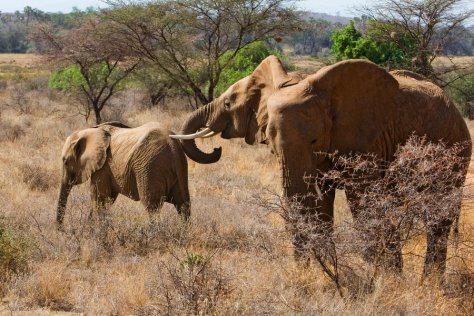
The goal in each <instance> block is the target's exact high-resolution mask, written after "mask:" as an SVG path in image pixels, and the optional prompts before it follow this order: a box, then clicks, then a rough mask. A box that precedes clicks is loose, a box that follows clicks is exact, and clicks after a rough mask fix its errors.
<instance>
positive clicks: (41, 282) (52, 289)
mask: <svg viewBox="0 0 474 316" xmlns="http://www.w3.org/2000/svg"><path fill="white" fill-rule="evenodd" d="M66 268H67V267H66V266H65V265H64V264H63V263H61V262H43V263H42V264H41V265H39V266H36V267H35V272H34V273H33V276H32V277H31V278H30V280H29V283H27V284H26V287H27V289H26V292H27V293H28V294H29V297H28V300H29V301H30V304H32V305H33V306H36V305H37V306H42V307H48V308H50V309H52V310H64V311H69V310H71V309H72V308H73V304H72V303H71V297H70V292H71V284H72V282H71V278H70V276H68V274H67V271H66Z"/></svg>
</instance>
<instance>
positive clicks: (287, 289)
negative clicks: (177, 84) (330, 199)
mask: <svg viewBox="0 0 474 316" xmlns="http://www.w3.org/2000/svg"><path fill="white" fill-rule="evenodd" d="M3 58H7V59H8V57H1V58H0V61H1V60H2V59H3ZM17 84H18V83H17ZM12 85H13V83H9V84H8V87H7V88H8V89H6V90H5V91H3V92H2V93H3V94H4V95H5V96H6V97H10V96H11V95H10V93H11V92H12V89H14V88H15V87H14V86H12ZM36 92H38V93H37V94H35V97H36V101H37V102H35V103H33V104H32V109H31V111H30V112H29V113H19V112H18V111H16V110H15V109H13V108H11V107H6V106H3V107H1V108H0V110H1V117H0V148H1V150H0V205H1V207H2V208H1V211H0V216H1V217H3V222H4V223H5V225H6V228H7V229H8V230H9V231H11V232H12V234H15V236H18V238H20V240H19V241H20V242H21V244H22V245H24V249H25V251H26V250H27V253H25V254H24V258H25V260H26V262H27V269H25V270H22V272H21V273H11V274H10V275H8V277H7V278H2V280H1V281H0V282H1V286H0V294H1V295H2V297H3V298H2V301H1V302H2V303H1V304H0V314H2V315H3V314H4V313H6V314H8V313H10V311H13V312H14V313H15V314H19V315H22V314H25V315H27V314H29V315H47V314H50V313H51V314H58V315H61V314H66V313H84V314H88V315H109V314H113V315H130V314H135V315H163V314H167V315H176V314H179V315H184V314H206V315H213V314H214V315H288V314H304V315H306V314H317V315H319V314H322V315H334V314H337V315H354V314H356V315H374V314H396V315H415V314H416V315H418V314H434V315H461V314H472V313H473V311H474V302H473V300H472V297H473V296H472V295H473V291H474V290H473V287H474V281H473V279H472V274H470V273H467V272H469V271H467V270H466V266H463V265H461V262H460V260H454V259H453V260H451V261H450V262H449V263H448V265H449V267H450V268H451V270H453V269H455V270H454V271H457V272H458V273H457V274H456V275H453V276H452V277H450V280H451V283H450V286H449V287H447V288H446V287H439V286H435V285H433V283H430V282H425V283H424V284H420V275H421V266H422V259H421V258H420V257H418V256H407V257H406V258H405V269H404V272H403V274H402V275H401V276H400V277H395V276H390V275H383V276H381V277H379V278H378V279H377V280H376V284H375V287H374V290H373V291H372V292H370V293H362V291H361V293H360V295H358V296H356V297H352V298H350V297H346V298H341V297H340V296H339V295H338V294H337V290H336V289H335V287H334V286H333V284H332V283H331V282H330V281H329V280H327V279H326V278H325V276H324V274H323V273H321V272H320V271H319V269H317V267H315V266H310V267H309V268H302V267H300V266H298V265H297V264H296V263H295V262H294V260H293V257H292V249H291V242H290V240H291V239H290V237H289V236H288V234H287V233H286V231H285V229H284V224H283V222H282V220H281V218H279V217H278V216H276V215H275V214H268V213H267V212H266V210H264V209H260V208H259V207H257V206H256V205H255V204H254V203H252V202H251V201H252V196H253V195H255V194H259V193H263V192H265V191H271V192H279V174H278V165H277V163H276V161H275V159H274V158H273V157H272V156H271V154H270V151H269V150H268V148H266V147H265V146H254V147H251V146H248V145H246V144H244V142H243V141H242V140H231V141H226V140H221V139H210V140H203V141H202V142H203V143H202V146H203V147H205V148H208V149H209V150H210V149H212V148H213V147H216V146H222V147H223V157H222V159H221V161H220V162H219V163H217V164H213V165H199V164H196V163H194V162H192V161H189V166H190V168H189V176H190V191H191V192H190V193H191V197H192V211H191V221H190V223H188V224H186V223H183V222H182V221H181V219H180V218H179V217H178V216H177V214H176V211H175V210H174V209H173V208H172V207H171V206H170V205H166V206H165V207H164V208H163V210H162V212H161V214H160V215H159V216H157V217H156V218H153V219H152V220H150V219H149V218H148V214H147V213H146V212H145V210H144V209H143V207H142V206H141V204H140V203H138V202H133V201H131V200H129V199H127V198H124V197H120V198H119V199H118V200H117V202H116V203H115V204H114V205H113V206H112V207H111V209H110V210H109V212H108V214H107V217H106V220H105V221H103V222H94V221H93V222H88V221H87V214H88V211H89V193H88V187H87V185H81V186H77V187H75V188H74V189H73V191H72V193H71V196H70V198H69V201H68V208H67V211H66V218H65V226H66V233H59V232H57V231H56V229H55V204H56V199H57V194H58V186H59V181H60V150H61V147H62V144H63V141H64V139H65V138H66V136H67V135H69V134H70V133H71V132H72V131H74V130H77V129H81V128H84V127H86V124H85V122H84V118H83V117H82V116H80V115H77V114H76V113H77V109H76V108H75V107H74V106H72V105H69V104H67V103H66V102H65V101H64V100H62V99H61V98H58V97H55V98H51V96H50V94H49V93H48V92H46V91H42V90H38V91H36ZM36 92H35V93H36ZM28 93H31V92H28ZM137 100H140V98H139V97H136V98H135V97H133V96H131V95H130V94H129V95H124V96H123V98H122V99H121V100H120V101H121V102H119V104H121V105H122V110H120V111H119V110H117V111H116V112H113V111H112V112H113V113H110V115H116V116H119V118H120V119H121V120H123V121H124V123H127V124H130V125H134V126H136V125H139V124H142V123H145V122H147V121H150V120H159V121H161V122H165V123H166V124H167V125H168V126H169V127H170V128H171V129H172V130H177V129H178V128H179V126H180V125H181V122H182V121H183V119H184V117H185V116H186V114H187V113H186V112H184V111H173V110H170V111H166V112H163V111H160V110H157V109H153V110H139V109H140V107H139V106H137V104H136V102H137ZM170 108H172V107H170ZM52 109H54V111H52ZM468 124H469V127H470V129H471V131H473V132H474V123H472V122H469V123H468ZM473 174H474V167H473V166H471V169H470V175H469V181H470V182H472V181H474V178H473V177H472V175H473ZM469 189H472V186H469ZM472 210H473V206H472V205H471V204H470V203H467V204H466V205H464V207H463V212H462V219H461V224H468V223H471V224H474V215H473V214H472ZM349 217H350V215H349V211H348V208H347V205H346V202H345V198H344V195H343V194H342V193H341V192H338V196H337V201H336V221H337V222H341V221H344V220H345V219H347V218H349ZM468 229H469V228H467V227H466V228H464V226H463V225H461V236H463V237H466V236H471V237H472V234H473V233H472V230H471V231H468ZM17 240H18V239H17ZM423 242H424V241H423V240H422V239H420V240H416V241H413V243H412V244H410V245H409V247H410V249H407V251H413V252H414V253H416V254H422V253H423V251H424V247H425V246H424V244H423ZM450 251H451V253H454V252H455V249H454V248H451V250H450ZM458 251H463V250H462V249H458ZM463 254H464V253H463ZM466 256H467V255H465V256H464V258H465V257H466ZM467 259H469V260H472V259H473V258H472V257H468V258H467ZM467 268H470V269H473V268H474V265H472V264H471V263H469V264H468V266H467ZM26 311H29V312H26Z"/></svg>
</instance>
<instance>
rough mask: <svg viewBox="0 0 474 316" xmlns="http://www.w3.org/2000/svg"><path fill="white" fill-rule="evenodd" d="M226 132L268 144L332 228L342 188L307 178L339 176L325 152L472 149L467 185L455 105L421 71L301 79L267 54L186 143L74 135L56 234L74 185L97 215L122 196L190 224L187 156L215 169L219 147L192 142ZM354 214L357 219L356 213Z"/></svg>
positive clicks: (439, 264)
mask: <svg viewBox="0 0 474 316" xmlns="http://www.w3.org/2000/svg"><path fill="white" fill-rule="evenodd" d="M219 133H220V135H221V137H222V138H224V139H230V138H245V141H246V143H247V144H250V145H254V144H259V143H261V144H267V145H268V146H270V147H271V149H272V152H273V153H274V155H275V156H276V159H277V160H278V162H279V166H280V172H281V177H280V179H281V187H282V190H283V193H282V194H283V197H284V198H285V199H287V200H288V199H291V198H292V197H294V196H307V197H306V198H304V199H303V200H302V203H303V204H304V205H305V206H306V207H307V209H309V210H311V212H312V213H313V214H316V215H318V218H319V220H321V221H323V222H326V223H327V224H328V225H329V226H331V225H332V223H333V218H334V197H335V189H334V188H332V187H331V188H330V187H327V188H324V190H323V191H324V194H323V196H321V195H320V192H317V193H318V194H309V195H308V194H307V193H308V192H310V193H311V192H312V191H319V190H318V189H317V186H308V185H307V183H306V182H305V181H304V179H303V178H304V176H305V175H308V174H316V173H318V172H325V171H330V170H332V169H333V168H335V166H334V163H333V161H332V160H331V159H329V158H328V155H321V154H318V153H329V154H331V153H338V154H341V155H346V154H347V155H348V154H351V153H362V154H364V153H366V154H374V155H376V156H377V157H378V158H379V159H382V160H384V161H387V162H390V161H392V160H393V159H394V154H395V152H396V150H397V148H398V146H399V145H403V144H404V143H405V142H406V141H407V140H408V138H409V137H410V136H411V135H413V134H416V135H419V136H424V137H425V138H426V140H427V141H430V142H439V141H442V142H443V143H444V144H446V146H448V147H449V146H454V145H455V144H459V143H463V144H466V145H465V146H464V149H463V150H462V151H461V153H460V155H461V156H462V157H461V158H463V162H464V163H463V164H462V166H461V168H462V171H463V172H464V178H465V175H466V173H467V168H468V164H469V161H470V157H471V149H472V142H471V138H470V134H469V131H468V128H467V126H466V124H465V121H464V119H463V118H462V117H461V115H460V113H459V112H458V110H457V109H456V107H455V106H454V105H453V103H452V102H451V101H450V100H449V99H448V98H447V96H446V95H445V94H444V92H443V91H442V90H441V88H439V87H438V86H436V85H435V84H433V83H431V82H429V81H428V80H426V79H425V78H424V77H422V76H420V75H418V74H416V73H412V72H410V71H405V70H397V71H392V72H387V71H386V70H384V69H383V68H381V67H379V66H377V65H375V64H373V63H372V62H370V61H367V60H346V61H342V62H338V63H336V64H333V65H331V66H327V67H324V68H322V69H320V70H319V71H318V72H316V73H315V74H312V75H309V76H307V77H306V78H303V79H302V78H298V77H296V76H292V75H290V74H288V73H287V72H286V71H285V69H284V67H283V65H282V63H281V62H280V60H279V59H278V58H277V57H275V56H269V57H267V58H266V59H264V60H263V61H262V62H261V63H260V65H258V66H257V67H256V69H255V70H254V71H253V73H252V74H250V75H249V76H247V77H245V78H243V79H241V80H239V81H237V82H236V83H234V84H233V85H232V86H231V87H229V88H228V89H227V91H225V92H224V93H223V94H222V95H221V96H220V97H218V98H217V99H215V100H214V101H212V102H211V103H209V104H207V105H205V106H203V107H201V108H199V109H198V110H196V111H194V112H193V113H191V114H190V115H189V117H188V118H187V120H186V121H185V122H184V123H183V125H182V129H181V132H180V135H175V134H173V133H172V132H170V131H168V130H166V129H165V128H163V127H161V126H160V124H159V123H155V122H153V123H147V124H145V125H142V126H140V127H137V128H130V127H128V126H126V125H124V124H122V123H119V122H109V123H104V124H101V125H98V126H95V127H92V128H88V129H85V130H81V131H77V132H74V133H73V134H71V135H70V136H69V137H68V138H67V140H66V142H65V144H64V148H63V151H62V160H63V176H62V182H61V188H60V193H59V199H58V206H57V223H58V227H59V228H60V229H63V218H64V213H65V212H64V211H65V207H66V202H67V197H68V194H69V192H70V190H71V188H72V186H73V185H76V184H80V183H83V182H85V181H87V180H89V179H90V180H91V181H90V183H91V185H90V188H91V196H92V211H98V212H99V213H100V210H101V209H103V208H104V207H105V205H106V204H109V203H113V201H114V200H115V199H116V197H117V195H118V194H119V193H120V194H123V195H125V196H127V197H129V198H131V199H133V200H140V201H141V202H142V203H143V205H144V206H145V208H146V209H147V210H148V211H149V212H153V211H157V210H159V208H160V207H161V205H162V204H163V202H169V203H172V204H174V205H175V207H176V209H177V211H178V212H179V213H180V214H181V215H182V216H183V217H184V218H185V219H187V218H188V217H189V216H190V197H189V191H188V173H187V172H188V171H187V160H186V156H187V157H189V158H190V159H192V160H194V161H196V162H198V163H204V164H208V163H215V162H217V161H218V160H219V159H220V157H221V152H222V150H221V148H214V150H213V151H212V152H209V153H207V152H203V151H201V150H200V149H199V148H198V147H197V145H196V143H195V141H194V140H195V139H196V138H200V137H212V136H214V135H217V134H219ZM322 185H324V184H322ZM462 185H463V183H459V186H462ZM313 193H316V192H313ZM354 193H355V192H350V191H349V192H348V190H347V189H346V196H347V198H348V202H349V205H357V201H355V199H357V196H359V195H357V194H354ZM440 194H442V193H440ZM315 196H318V198H315ZM460 207H461V206H460V203H459V204H458V205H457V206H456V209H455V210H453V212H451V214H459V212H460ZM92 211H91V214H92ZM351 212H352V214H353V216H354V217H356V216H357V214H358V212H357V210H354V209H351ZM454 219H455V218H453V217H450V218H444V217H443V216H440V217H439V219H438V220H437V221H434V222H433V221H431V222H430V223H429V224H427V226H429V227H427V251H426V256H425V265H424V273H425V274H428V273H430V272H431V271H438V272H440V273H443V272H444V270H445V266H446V253H447V239H448V235H449V232H450V229H451V226H452V224H453V221H454ZM295 234H298V232H296V233H295ZM296 237H301V236H295V238H294V248H295V255H296V256H297V255H298V254H299V252H301V251H303V250H302V245H301V243H300V240H301V238H296ZM315 247H317V245H315ZM400 258H401V256H400Z"/></svg>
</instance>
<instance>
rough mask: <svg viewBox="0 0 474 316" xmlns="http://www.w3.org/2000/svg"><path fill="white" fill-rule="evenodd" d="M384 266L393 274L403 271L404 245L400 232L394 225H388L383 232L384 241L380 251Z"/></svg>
mask: <svg viewBox="0 0 474 316" xmlns="http://www.w3.org/2000/svg"><path fill="white" fill-rule="evenodd" d="M378 251H379V253H380V255H381V258H380V259H381V263H382V265H383V266H384V267H385V268H387V269H388V270H391V271H393V272H397V273H401V272H402V270H403V258H402V244H401V240H400V232H399V231H398V230H397V228H396V227H395V226H394V225H387V227H385V228H384V231H383V240H382V242H381V246H380V247H379V249H378Z"/></svg>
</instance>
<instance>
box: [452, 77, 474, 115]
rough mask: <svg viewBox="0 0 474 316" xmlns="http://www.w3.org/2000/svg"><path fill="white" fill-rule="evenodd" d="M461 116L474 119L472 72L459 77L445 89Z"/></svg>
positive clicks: (473, 79) (473, 80) (473, 81)
mask: <svg viewBox="0 0 474 316" xmlns="http://www.w3.org/2000/svg"><path fill="white" fill-rule="evenodd" d="M446 91H447V93H448V95H449V96H450V98H451V100H453V101H454V103H455V104H456V105H457V107H458V109H459V110H460V111H461V114H462V115H463V116H467V117H468V118H469V119H474V74H469V75H466V76H464V77H459V78H458V79H457V80H455V81H454V82H453V83H452V84H450V85H449V86H448V87H447V89H446Z"/></svg>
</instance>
